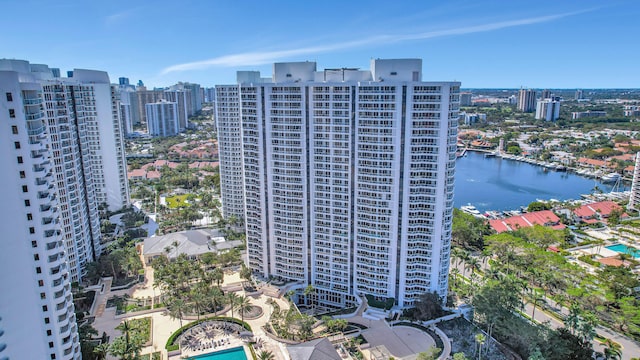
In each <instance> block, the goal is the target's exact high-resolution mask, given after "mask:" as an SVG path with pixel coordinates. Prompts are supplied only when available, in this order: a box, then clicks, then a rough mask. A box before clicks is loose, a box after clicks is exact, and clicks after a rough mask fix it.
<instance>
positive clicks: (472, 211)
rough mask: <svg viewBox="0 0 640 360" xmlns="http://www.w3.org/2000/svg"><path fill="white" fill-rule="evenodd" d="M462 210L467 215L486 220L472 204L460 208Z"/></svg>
mask: <svg viewBox="0 0 640 360" xmlns="http://www.w3.org/2000/svg"><path fill="white" fill-rule="evenodd" d="M460 210H462V211H463V212H465V213H467V214H469V215H473V216H475V217H479V218H484V216H482V214H481V213H480V211H478V209H476V207H475V206H473V205H471V204H467V205H463V206H460Z"/></svg>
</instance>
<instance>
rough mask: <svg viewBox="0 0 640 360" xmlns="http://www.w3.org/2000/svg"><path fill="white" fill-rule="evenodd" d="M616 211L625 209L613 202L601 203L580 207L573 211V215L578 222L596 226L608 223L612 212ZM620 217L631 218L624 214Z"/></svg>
mask: <svg viewBox="0 0 640 360" xmlns="http://www.w3.org/2000/svg"><path fill="white" fill-rule="evenodd" d="M614 210H617V211H622V210H623V209H622V207H621V206H620V205H618V204H616V203H615V202H613V201H600V202H594V203H590V204H585V205H582V206H580V207H579V208H577V209H575V210H573V215H574V218H575V220H576V221H579V222H583V223H586V224H594V223H597V222H607V218H609V216H610V215H611V212H612V211H614ZM620 217H621V218H625V217H629V215H627V214H626V213H624V212H623V213H622V214H621V215H620Z"/></svg>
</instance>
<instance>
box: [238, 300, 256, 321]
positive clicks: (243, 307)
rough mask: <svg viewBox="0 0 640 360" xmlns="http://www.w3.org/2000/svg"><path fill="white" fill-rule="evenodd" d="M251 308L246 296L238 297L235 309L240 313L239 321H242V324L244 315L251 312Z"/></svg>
mask: <svg viewBox="0 0 640 360" xmlns="http://www.w3.org/2000/svg"><path fill="white" fill-rule="evenodd" d="M252 307H253V305H251V300H249V298H248V297H246V296H240V297H238V300H237V302H236V308H237V309H238V311H239V312H240V320H242V322H244V313H245V312H249V311H251V308H252Z"/></svg>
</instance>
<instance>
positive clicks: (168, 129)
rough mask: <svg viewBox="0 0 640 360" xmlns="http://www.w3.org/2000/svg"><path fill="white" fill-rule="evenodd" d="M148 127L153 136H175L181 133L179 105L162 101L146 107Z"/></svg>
mask: <svg viewBox="0 0 640 360" xmlns="http://www.w3.org/2000/svg"><path fill="white" fill-rule="evenodd" d="M145 107H146V113H147V127H148V129H149V135H151V136H175V135H178V133H179V132H180V127H179V124H178V104H177V103H175V102H169V101H166V100H161V101H159V102H156V103H150V104H147V105H145Z"/></svg>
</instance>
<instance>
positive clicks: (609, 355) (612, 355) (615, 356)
mask: <svg viewBox="0 0 640 360" xmlns="http://www.w3.org/2000/svg"><path fill="white" fill-rule="evenodd" d="M621 357H622V349H621V347H620V344H618V343H617V342H615V341H613V340H611V339H607V340H606V341H605V342H604V358H605V359H606V360H620V358H621Z"/></svg>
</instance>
